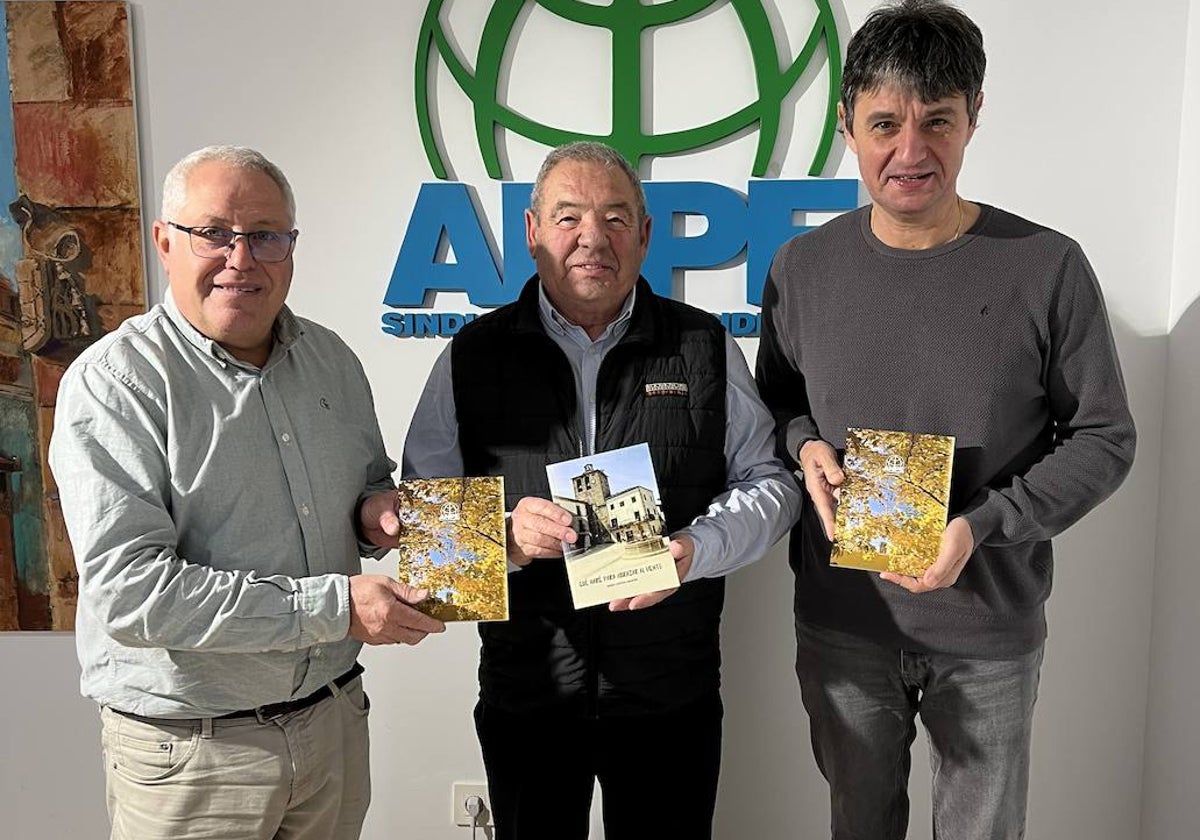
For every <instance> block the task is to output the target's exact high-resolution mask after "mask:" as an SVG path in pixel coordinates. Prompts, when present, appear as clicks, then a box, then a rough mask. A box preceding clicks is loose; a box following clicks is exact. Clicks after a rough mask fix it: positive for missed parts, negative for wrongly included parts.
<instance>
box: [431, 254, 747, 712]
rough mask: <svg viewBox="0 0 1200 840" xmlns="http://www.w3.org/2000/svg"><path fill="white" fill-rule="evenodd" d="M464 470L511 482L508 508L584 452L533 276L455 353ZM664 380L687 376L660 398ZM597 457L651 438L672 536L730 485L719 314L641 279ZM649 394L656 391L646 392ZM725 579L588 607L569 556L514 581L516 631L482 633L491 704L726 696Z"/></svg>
mask: <svg viewBox="0 0 1200 840" xmlns="http://www.w3.org/2000/svg"><path fill="white" fill-rule="evenodd" d="M451 354H452V357H451V367H452V370H453V376H454V400H455V408H456V412H457V416H458V425H459V443H460V445H461V449H462V454H463V463H464V468H465V471H466V474H467V475H503V476H504V490H505V496H506V500H505V503H506V507H507V509H508V510H512V508H513V507H514V506H515V505H516V503H517V502H518V501H519V500H520V499H521V498H523V497H525V496H540V497H542V498H549V497H550V492H549V486H548V482H547V479H546V464H549V463H554V462H556V461H564V460H568V459H571V458H577V457H579V456H580V455H581V454H584V452H583V450H582V449H581V445H580V434H581V431H580V430H581V429H582V426H583V424H582V422H581V416H580V407H579V406H577V405H575V383H574V379H573V374H572V372H571V368H570V364H569V362H568V361H567V359H566V357H565V356H564V355H563V353H562V351H561V350H559V349H558V347H557V346H556V345H555V344H554V342H553V341H552V340H551V339H550V338H549V337H548V336H547V335H546V333H545V331H544V330H543V328H542V325H541V321H540V317H539V311H538V279H537V277H536V276H535V277H534V278H532V279H531V280H530V281H529V282H528V283H526V285H525V288H524V289H523V290H522V292H521V296H520V298H519V299H518V300H517V301H516V302H515V303H512V304H509V305H508V306H505V307H502V308H500V309H498V310H496V311H494V312H491V313H489V314H487V315H484V316H482V317H480V318H478V319H477V320H475V321H473V322H472V323H470V324H468V325H467V326H466V327H464V328H463V329H462V331H461V332H460V333H459V334H458V335H457V336H455V338H454V342H453V345H452V349H451ZM655 383H686V385H687V393H686V394H679V393H677V391H678V390H679V389H678V388H666V389H662V388H660V389H654V388H649V389H648V388H647V385H653V384H655ZM596 391H597V393H596V402H597V407H596V451H597V452H603V451H607V450H610V449H616V448H618V447H622V446H627V445H631V444H635V443H643V442H645V443H648V444H649V446H650V454H651V458H652V459H653V461H654V471H655V475H656V477H657V479H658V486H659V493H660V495H661V497H662V501H663V509H664V515H665V517H666V524H667V528H668V529H669V531H674V530H677V529H679V528H682V527H684V526H686V525H688V524H689V523H690V522H691V521H692V520H693V519H694V518H695V517H696V516H699V515H700V514H702V513H703V512H704V511H705V509H706V508H707V506H708V504H709V502H710V501H712V499H713V498H714V497H716V496H717V495H719V494H720V493H721V492H722V491H723V490H724V489H725V483H726V481H725V452H724V448H725V337H724V331H723V329H722V327H721V325H720V323H719V322H718V321H717V320H716V319H715V318H713V317H712V316H711V315H709V314H708V313H705V312H702V311H700V310H698V309H695V308H693V307H691V306H687V305H685V304H682V303H678V302H676V301H672V300H668V299H666V298H662V297H659V296H657V295H655V294H654V293H653V292H652V291H651V290H650V287H649V285H648V284H647V283H646V282H645V281H644V280H639V281H638V287H637V296H636V299H635V303H634V307H633V312H632V316H631V321H630V325H629V328H628V331H627V332H626V334H625V336H624V337H623V338H622V339H621V341H620V342H619V343H618V344H617V346H615V347H613V348H612V349H611V350H610V351H609V352H608V355H607V356H606V357H605V359H604V362H603V364H602V365H601V367H600V372H599V377H598V380H597V388H596ZM647 391H652V392H654V393H653V394H648V393H647ZM724 593H725V588H724V581H723V580H720V579H708V580H698V581H693V582H689V583H685V584H684V585H683V586H682V587H681V588H680V590H679V591H678V592H676V593H675V594H674V595H672V596H671V597H670V598H668V599H666V600H665V601H663V602H662V603H660V604H657V605H656V606H654V607H652V608H650V609H645V610H638V611H634V612H621V613H610V612H609V611H608V608H607V606H606V605H601V606H597V607H592V608H590V609H585V610H580V611H575V610H574V609H573V608H572V607H571V596H570V590H569V588H568V586H567V576H566V570H565V567H564V565H563V562H562V561H561V560H535V561H533V562H532V563H530V564H529V565H528V566H526V567H525V568H524V569H522V570H521V571H520V572H516V573H514V574H511V575H509V615H510V618H509V620H508V621H507V622H497V623H484V624H480V626H479V633H480V636H481V638H482V640H483V647H482V652H481V655H480V664H479V683H480V695H481V697H482V698H483V700H484V701H485V702H487V703H489V704H493V705H496V706H498V707H500V708H503V709H505V710H507V711H510V712H515V713H528V712H533V711H539V712H545V711H557V712H560V713H563V714H571V715H588V716H595V715H626V714H649V713H656V712H663V711H667V710H670V709H673V708H676V707H679V706H681V705H684V704H686V703H688V702H691V701H693V700H696V699H699V698H701V697H703V696H706V695H710V694H711V693H713V692H716V691H717V689H718V688H719V685H720V650H719V629H720V618H721V606H722V604H723V601H724Z"/></svg>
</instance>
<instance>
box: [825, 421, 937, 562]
mask: <svg viewBox="0 0 1200 840" xmlns="http://www.w3.org/2000/svg"><path fill="white" fill-rule="evenodd" d="M953 468H954V438H953V437H950V436H947V435H933V434H920V433H917V432H894V431H886V430H882V429H858V428H850V429H847V430H846V455H845V458H844V460H843V463H842V470H843V471H844V472H845V474H846V480H845V482H843V484H842V487H841V490H840V492H839V497H838V506H837V530H836V533H835V538H834V543H833V552H832V553H831V555H830V558H829V562H830V564H831V565H834V566H842V567H845V568H850V569H867V570H870V571H875V572H895V573H897V574H902V575H911V576H913V577H920V576H921V575H923V574H924V573H925V570H926V569H928V568H929V567H930V566H931V565H933V562H934V560H936V559H937V555H938V548H939V546H940V545H941V538H942V532H943V531H945V529H946V515H947V510H948V507H949V504H950V475H951V472H952V471H953Z"/></svg>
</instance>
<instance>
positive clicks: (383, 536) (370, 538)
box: [358, 490, 400, 548]
mask: <svg viewBox="0 0 1200 840" xmlns="http://www.w3.org/2000/svg"><path fill="white" fill-rule="evenodd" d="M358 525H359V531H360V533H361V534H362V536H363V541H364V542H367V543H370V544H371V545H377V546H379V547H380V548H395V547H396V546H398V545H400V518H399V517H398V516H396V491H395V490H384V491H383V492H382V493H376V494H375V495H373V496H368V497H367V498H366V499H365V500H364V501H363V503H362V504H361V505H360V506H359V508H358Z"/></svg>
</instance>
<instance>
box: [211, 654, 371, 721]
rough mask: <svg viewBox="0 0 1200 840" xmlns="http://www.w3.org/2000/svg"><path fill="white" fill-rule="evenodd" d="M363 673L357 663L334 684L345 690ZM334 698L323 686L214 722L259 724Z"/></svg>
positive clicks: (219, 718) (232, 713)
mask: <svg viewBox="0 0 1200 840" xmlns="http://www.w3.org/2000/svg"><path fill="white" fill-rule="evenodd" d="M362 672H363V666H361V665H359V664H358V663H357V662H355V663H354V667H352V668H351V669H350V670H349V671H347V672H346V673H344V674H342V675H341V676H340V677H338V678H336V679H335V680H334V681H333V684H334V685H336V686H337V687H338V688H345V687H346V685H347V684H348V683H349V682H350V681H351V680H353V679H354V678H355V677H357V676H358V675H359V674H361V673H362ZM332 696H333V692H332V691H331V690H330V689H329V686H327V685H323V686H321V687H320V688H318V689H317V690H316V691H314V692H313V693H312V694H310V695H308V696H307V697H301V698H300V699H299V700H284V701H283V702H282V703H268V704H267V705H265V706H259V707H258V708H257V709H242V710H241V711H239V712H230V713H229V714H225V715H217V716H216V717H214V718H213V720H233V719H235V718H248V717H252V718H258V722H259V723H266V722H268V721H272V720H275V719H276V718H281V717H283V716H284V715H290V714H292V713H293V712H299V711H301V710H303V709H307V708H308V707H309V706H315V705H316V704H318V703H320V702H321V701H322V700H325V699H327V698H330V697H332Z"/></svg>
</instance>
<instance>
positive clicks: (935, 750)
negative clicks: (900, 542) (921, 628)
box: [796, 622, 1043, 840]
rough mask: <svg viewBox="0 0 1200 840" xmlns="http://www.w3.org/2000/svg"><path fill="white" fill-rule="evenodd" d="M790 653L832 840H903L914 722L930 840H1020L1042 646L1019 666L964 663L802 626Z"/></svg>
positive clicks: (1018, 662)
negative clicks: (824, 789)
mask: <svg viewBox="0 0 1200 840" xmlns="http://www.w3.org/2000/svg"><path fill="white" fill-rule="evenodd" d="M796 642H797V644H796V674H797V676H799V678H800V692H801V695H802V696H803V698H804V708H805V709H807V710H808V717H809V724H810V728H811V734H812V746H813V754H814V756H815V757H816V760H817V766H818V767H819V768H820V770H821V773H822V775H824V776H825V779H826V781H828V782H829V798H830V810H831V817H832V819H831V822H832V837H833V840H903V838H904V836H905V834H906V833H907V831H908V807H909V805H908V771H909V765H910V758H909V756H910V752H909V751H910V748H911V747H912V742H913V739H914V738H915V737H916V734H917V728H916V716H917V715H920V717H921V722H922V723H923V724H924V725H925V729H926V731H927V732H928V733H929V751H930V756H929V758H930V765H931V766H932V769H933V836H934V838H940V840H1017V838H1022V837H1024V836H1025V805H1026V799H1027V793H1028V787H1029V741H1030V732H1031V726H1032V719H1033V704H1034V701H1035V700H1036V699H1037V686H1038V675H1039V672H1040V669H1041V664H1042V650H1043V649H1042V647H1041V646H1039V647H1038V649H1037V650H1035V651H1032V652H1030V653H1028V654H1025V655H1024V656H1020V657H1017V658H1015V659H964V658H962V657H958V656H947V655H942V654H928V653H916V652H913V651H906V650H895V649H893V648H888V647H884V646H882V645H878V644H875V643H874V642H870V641H867V640H865V639H862V638H860V637H858V636H853V635H850V634H847V633H840V632H837V631H835V630H829V629H827V628H824V627H818V626H816V625H812V624H804V623H801V622H797V623H796Z"/></svg>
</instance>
